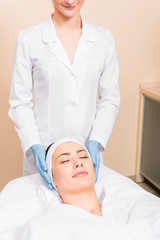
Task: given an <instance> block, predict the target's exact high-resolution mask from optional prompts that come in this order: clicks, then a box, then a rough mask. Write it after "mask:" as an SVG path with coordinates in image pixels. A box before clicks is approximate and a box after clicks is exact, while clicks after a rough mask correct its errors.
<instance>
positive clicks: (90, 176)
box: [52, 142, 95, 195]
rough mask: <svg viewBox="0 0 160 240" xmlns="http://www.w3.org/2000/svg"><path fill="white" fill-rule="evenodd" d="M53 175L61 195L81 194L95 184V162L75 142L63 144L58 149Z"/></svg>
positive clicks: (54, 159)
mask: <svg viewBox="0 0 160 240" xmlns="http://www.w3.org/2000/svg"><path fill="white" fill-rule="evenodd" d="M52 175H53V181H54V184H55V186H56V187H57V189H58V191H59V193H60V195H62V194H63V193H67V194H74V193H80V192H81V191H84V190H86V189H88V188H91V187H93V186H94V183H95V173H94V166H93V162H92V160H91V158H90V157H89V155H88V153H87V152H86V150H85V149H84V148H83V147H82V146H81V145H80V144H78V143H75V142H67V143H62V144H61V145H59V146H58V147H57V148H56V150H55V151H54V154H53V156H52Z"/></svg>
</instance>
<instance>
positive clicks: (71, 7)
mask: <svg viewBox="0 0 160 240" xmlns="http://www.w3.org/2000/svg"><path fill="white" fill-rule="evenodd" d="M64 7H65V8H67V9H73V8H75V6H64Z"/></svg>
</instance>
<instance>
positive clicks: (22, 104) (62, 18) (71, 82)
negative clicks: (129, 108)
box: [9, 0, 120, 189]
mask: <svg viewBox="0 0 160 240" xmlns="http://www.w3.org/2000/svg"><path fill="white" fill-rule="evenodd" d="M84 2H85V0H53V4H54V13H53V14H52V15H51V16H50V17H49V19H48V20H47V21H46V22H44V23H42V24H39V25H38V26H34V27H32V28H29V29H26V30H23V31H21V32H20V33H19V34H18V37H17V42H16V47H15V55H14V64H13V74H12V83H11V91H10V98H9V102H10V109H9V116H10V118H11V119H12V120H13V121H14V123H15V129H16V131H17V133H18V136H19V138H20V141H21V146H22V149H23V152H24V159H23V175H24V176H25V175H29V174H33V173H36V172H37V170H38V172H39V173H40V175H41V176H42V178H43V180H44V181H45V183H46V184H47V186H48V187H49V188H50V189H51V188H52V183H51V179H50V177H49V175H48V173H47V164H46V151H45V150H46V147H47V146H48V145H49V144H50V143H52V142H54V141H57V140H59V139H61V138H66V137H70V138H74V139H76V140H79V141H80V142H82V143H83V144H84V145H85V146H87V148H88V151H89V153H90V155H91V158H92V161H93V163H94V168H95V174H96V180H97V178H98V171H99V163H100V155H102V152H103V151H105V149H106V144H107V141H108V139H109V137H110V134H111V131H112V128H113V125H114V122H115V119H116V116H117V114H118V109H119V103H120V95H119V85H118V76H119V67H118V62H117V58H116V52H115V41H114V38H113V36H112V34H111V32H110V31H109V30H107V29H106V28H105V27H102V26H98V25H93V24H90V23H88V22H87V21H86V20H85V19H84V18H83V17H82V16H81V14H80V9H81V8H82V6H83V4H84ZM99 152H100V153H99ZM101 161H102V162H103V158H102V159H101Z"/></svg>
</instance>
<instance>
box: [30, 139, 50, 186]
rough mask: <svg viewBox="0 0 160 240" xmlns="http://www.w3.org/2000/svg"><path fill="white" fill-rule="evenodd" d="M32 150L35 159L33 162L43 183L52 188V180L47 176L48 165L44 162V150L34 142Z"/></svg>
mask: <svg viewBox="0 0 160 240" xmlns="http://www.w3.org/2000/svg"><path fill="white" fill-rule="evenodd" d="M31 149H32V152H33V155H34V159H35V164H36V168H37V170H38V172H39V173H40V175H41V177H42V178H43V180H44V182H45V184H46V185H47V187H48V188H49V189H52V188H53V186H52V181H51V178H50V177H49V175H48V173H47V170H48V166H47V163H46V151H45V149H44V148H43V147H42V146H41V145H40V144H34V145H33V146H32V147H31Z"/></svg>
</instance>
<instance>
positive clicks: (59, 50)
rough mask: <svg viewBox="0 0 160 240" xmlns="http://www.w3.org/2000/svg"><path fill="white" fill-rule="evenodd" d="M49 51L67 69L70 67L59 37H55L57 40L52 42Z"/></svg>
mask: <svg viewBox="0 0 160 240" xmlns="http://www.w3.org/2000/svg"><path fill="white" fill-rule="evenodd" d="M51 52H52V54H54V56H55V57H56V58H57V59H58V60H59V61H61V62H62V63H63V64H65V65H66V66H67V67H68V68H69V69H71V63H70V60H69V57H68V56H67V53H66V51H65V49H64V48H63V45H62V44H61V42H60V40H59V39H57V41H56V42H55V43H54V45H53V47H52V50H51Z"/></svg>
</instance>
